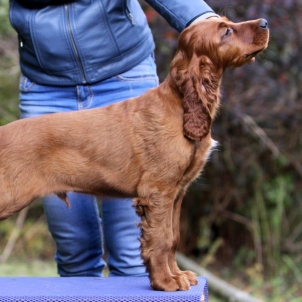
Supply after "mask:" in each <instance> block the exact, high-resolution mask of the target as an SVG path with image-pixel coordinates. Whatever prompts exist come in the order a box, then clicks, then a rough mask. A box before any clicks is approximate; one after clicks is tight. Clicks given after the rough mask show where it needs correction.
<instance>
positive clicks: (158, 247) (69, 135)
mask: <svg viewBox="0 0 302 302" xmlns="http://www.w3.org/2000/svg"><path fill="white" fill-rule="evenodd" d="M260 21H261V20H255V21H249V22H242V23H237V24H235V23H232V22H230V21H229V20H227V19H226V18H220V19H219V18H212V19H208V20H205V21H202V22H199V23H197V24H196V25H191V26H189V27H188V28H187V29H185V30H184V31H183V33H181V35H180V38H179V46H178V50H177V53H176V56H175V58H174V59H173V61H172V64H171V69H170V73H169V75H168V76H167V78H166V80H165V81H164V82H163V83H162V84H161V85H160V86H159V87H158V88H155V89H151V90H149V91H148V92H146V93H145V94H143V95H142V96H140V97H138V98H133V99H129V100H127V101H124V102H121V103H117V104H114V105H111V106H108V107H105V108H100V109H92V110H86V111H81V112H72V113H59V114H53V115H45V116H41V117H35V118H29V119H24V120H19V121H16V122H13V123H10V124H8V125H6V126H3V127H1V128H0V219H5V218H6V217H8V216H10V215H12V214H13V213H15V212H17V211H19V210H21V209H22V208H24V207H25V206H27V205H28V204H29V203H30V202H31V201H32V200H34V199H35V198H36V197H39V196H43V195H46V194H50V193H56V194H58V196H59V197H61V198H62V199H65V201H66V202H68V201H67V200H66V192H67V191H77V192H85V193H90V194H96V195H109V196H112V195H113V196H119V197H132V198H134V205H135V207H136V210H137V213H138V214H139V215H140V216H141V218H142V222H141V224H140V227H141V230H142V237H141V252H142V258H143V261H144V263H145V265H146V267H147V271H148V272H149V275H150V280H151V285H152V288H153V289H156V290H166V291H174V290H187V289H189V287H190V285H194V284H196V283H197V279H196V277H195V275H194V274H193V273H192V272H189V271H185V272H182V271H180V270H179V268H178V266H177V264H176V261H175V250H176V247H177V243H178V241H179V218H180V207H181V202H182V198H183V196H184V194H185V191H186V189H187V187H188V186H189V184H190V183H191V182H192V181H193V180H194V179H195V178H196V177H197V176H198V175H199V174H200V172H201V170H202V168H203V166H204V164H205V163H206V161H207V158H208V156H209V153H210V150H211V147H212V146H213V140H212V138H211V131H210V130H211V124H212V121H213V119H214V117H215V114H216V111H217V109H218V106H219V86H220V81H221V77H222V73H223V71H224V69H225V68H226V67H231V68H235V67H238V66H241V65H242V64H244V63H247V62H250V61H252V60H253V58H254V56H255V55H256V54H257V53H258V52H260V51H261V50H263V49H264V48H266V47H267V43H268V36H269V33H268V30H267V28H263V27H261V26H260Z"/></svg>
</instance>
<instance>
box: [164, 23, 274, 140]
mask: <svg viewBox="0 0 302 302" xmlns="http://www.w3.org/2000/svg"><path fill="white" fill-rule="evenodd" d="M268 40H269V29H268V23H267V21H266V20H264V19H258V20H254V21H247V22H241V23H233V22H231V21H229V20H228V19H227V18H225V17H223V18H210V19H207V20H204V21H200V22H198V23H196V24H194V25H191V26H189V27H188V28H186V29H185V30H184V31H183V32H182V33H181V34H180V37H179V43H178V49H177V53H176V55H175V57H174V59H173V61H172V63H171V68H170V76H171V78H172V81H173V83H174V86H176V89H177V90H178V91H179V92H180V93H181V94H182V96H183V107H184V134H185V136H187V137H188V138H190V139H192V140H201V139H202V138H204V137H205V136H207V134H208V133H209V131H210V127H211V122H212V118H213V116H214V115H215V112H216V107H217V104H218V98H219V85H220V80H221V76H222V73H223V71H224V69H225V68H227V67H229V68H231V69H234V68H236V67H239V66H242V65H243V64H245V63H252V62H254V60H255V56H256V55H257V54H259V53H260V52H261V51H263V50H264V49H265V48H266V47H267V45H268Z"/></svg>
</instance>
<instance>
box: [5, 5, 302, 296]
mask: <svg viewBox="0 0 302 302" xmlns="http://www.w3.org/2000/svg"><path fill="white" fill-rule="evenodd" d="M140 2H141V3H142V5H143V7H144V9H145V12H146V15H147V18H148V21H149V23H150V26H151V28H152V31H153V34H154V38H155V42H156V45H157V48H156V62H157V66H158V73H159V77H160V79H161V80H163V79H164V77H165V76H166V75H167V73H168V69H169V64H170V62H171V60H172V58H173V55H174V53H175V50H176V47H177V37H178V33H177V32H176V31H174V30H173V29H171V28H170V27H169V26H168V25H167V23H166V21H164V20H163V18H162V17H160V16H159V15H158V14H157V13H155V12H154V11H153V10H152V9H151V8H150V7H149V6H148V5H147V4H146V3H145V2H144V1H140ZM207 3H208V4H209V5H210V6H211V7H212V8H213V9H214V10H215V11H216V12H218V13H220V14H221V15H225V16H227V17H228V18H229V19H231V20H232V21H235V22H240V21H244V20H247V19H257V18H260V17H261V18H266V19H267V20H268V22H269V26H270V30H271V38H270V43H269V47H268V49H267V50H266V51H265V52H264V53H263V54H261V55H260V57H258V58H257V59H256V62H255V63H254V64H253V65H248V66H244V67H241V68H238V69H236V70H234V71H229V70H227V71H226V72H225V75H224V79H223V85H222V106H221V110H220V113H219V115H218V117H217V119H216V121H215V123H214V125H213V129H212V134H213V137H214V139H215V140H217V141H219V143H220V145H219V147H218V148H217V151H215V152H214V153H213V154H212V156H211V160H210V162H209V163H208V164H207V166H206V168H205V170H204V172H203V175H202V176H201V177H200V179H199V180H198V181H197V182H196V183H195V184H194V185H193V186H192V187H191V188H190V190H189V192H188V194H187V196H186V197H185V200H184V203H183V209H182V214H181V238H182V239H181V243H180V246H179V249H180V251H181V252H184V253H186V254H190V255H191V256H193V257H195V258H196V259H197V260H199V262H200V263H201V264H202V265H203V266H208V267H209V268H211V269H212V270H213V271H215V272H216V273H218V274H220V275H221V276H222V277H224V278H225V279H226V280H230V279H231V280H233V282H234V283H235V284H236V285H238V286H239V285H240V286H241V287H242V288H243V289H246V290H248V291H251V290H252V289H253V290H254V292H255V293H258V295H259V296H262V297H264V299H265V300H266V301H298V297H301V296H302V292H301V286H300V288H299V286H298V285H299V284H302V256H301V255H302V152H301V147H302V131H301V130H302V100H301V97H302V90H301V87H302V55H301V49H302V3H301V1H300V0H261V1H260V0H253V1H248V2H247V1H243V0H228V1H226V0H219V1H218V0H208V1H207ZM16 43H17V39H16V36H15V34H14V33H13V31H12V30H11V28H10V26H9V23H8V18H7V1H0V124H4V123H7V122H9V121H12V120H14V119H16V118H17V117H18V80H17V79H18V76H19V75H18V74H19V70H18V54H17V44H16ZM41 215H43V214H42V213H41V209H39V207H34V208H33V209H31V210H30V211H29V213H28V217H29V218H28V221H26V223H25V225H24V230H23V231H22V236H21V237H20V239H19V240H18V241H17V243H16V249H15V250H14V254H13V255H20V257H21V256H22V257H23V253H24V254H25V253H26V254H27V255H30V256H31V257H41V258H42V259H43V258H48V257H52V254H53V252H52V251H53V249H54V246H52V244H53V243H51V239H50V237H49V235H46V233H47V230H46V228H45V221H44V218H43V216H41ZM39 217H40V218H39ZM39 221H40V222H39ZM42 221H43V222H42ZM13 225H14V218H12V219H9V220H7V221H6V222H1V223H0V238H1V241H0V251H1V248H2V247H3V246H4V245H5V243H6V241H7V238H8V236H9V230H10V229H11V228H13ZM33 225H34V226H35V228H37V229H38V228H39V229H41V230H39V231H37V233H36V234H35V236H32V237H31V238H30V240H26V239H25V238H26V236H28V235H27V233H28V232H30V231H29V230H30V229H31V226H33ZM43 225H44V227H43ZM38 235H39V236H40V237H39V236H38ZM39 238H42V239H39ZM39 240H41V242H39ZM43 240H44V241H43ZM43 242H44V243H43ZM41 245H42V246H43V249H44V251H43V252H42V253H41V251H40V246H41ZM24 246H26V248H24ZM47 247H49V249H48V248H47ZM268 281H269V282H268ZM251 288H252V289H251ZM281 297H282V298H281ZM296 298H297V299H296ZM295 299H296V300H295Z"/></svg>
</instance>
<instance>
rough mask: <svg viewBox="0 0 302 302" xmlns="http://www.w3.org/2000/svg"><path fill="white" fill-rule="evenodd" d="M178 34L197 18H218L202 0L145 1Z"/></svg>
mask: <svg viewBox="0 0 302 302" xmlns="http://www.w3.org/2000/svg"><path fill="white" fill-rule="evenodd" d="M145 1H146V2H147V3H149V4H150V5H151V6H152V7H153V8H154V9H155V10H156V11H157V12H158V13H159V14H160V15H161V16H162V17H164V18H165V19H166V20H167V22H168V23H169V24H170V25H171V26H172V27H173V28H174V29H176V30H177V31H178V32H181V31H182V30H183V29H185V28H186V27H187V26H189V25H190V24H191V23H192V22H193V21H194V20H195V19H197V18H200V19H201V18H202V16H204V18H209V17H212V16H217V15H216V14H215V13H214V11H213V10H212V9H211V7H210V6H209V5H208V4H207V3H206V2H204V1H202V0H189V1H188V0H187V1H186V0H174V1H171V0H145Z"/></svg>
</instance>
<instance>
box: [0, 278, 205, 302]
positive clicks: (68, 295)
mask: <svg viewBox="0 0 302 302" xmlns="http://www.w3.org/2000/svg"><path fill="white" fill-rule="evenodd" d="M0 301H1V302H17V301H18V302H25V301H31V302H38V301H39V302H43V301H47V302H55V301H66V302H76V301H87V302H92V301H93V302H98V301H104V302H117V301H119V302H120V301H122V302H127V301H131V302H143V301H146V302H147V301H148V302H155V301H171V302H183V301H190V302H194V301H196V302H208V288H207V280H206V278H204V277H198V285H196V286H192V287H191V289H190V290H189V291H177V292H162V291H154V290H151V288H150V282H149V279H148V278H147V277H111V278H93V277H77V278H76V277H71V278H60V277H50V278H44V277H0Z"/></svg>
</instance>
